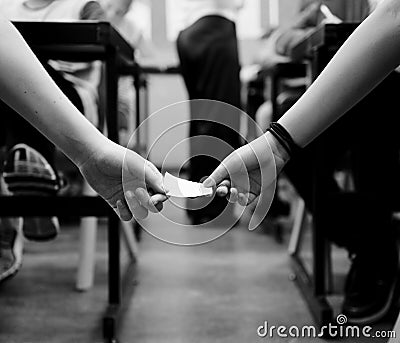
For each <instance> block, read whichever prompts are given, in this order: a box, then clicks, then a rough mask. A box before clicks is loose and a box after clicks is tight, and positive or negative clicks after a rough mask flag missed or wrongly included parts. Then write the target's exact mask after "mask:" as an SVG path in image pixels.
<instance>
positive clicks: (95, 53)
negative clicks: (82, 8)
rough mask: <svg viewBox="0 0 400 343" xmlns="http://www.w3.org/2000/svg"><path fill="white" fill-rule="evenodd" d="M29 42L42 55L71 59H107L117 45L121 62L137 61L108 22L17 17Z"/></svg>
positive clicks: (20, 30) (15, 23)
mask: <svg viewBox="0 0 400 343" xmlns="http://www.w3.org/2000/svg"><path fill="white" fill-rule="evenodd" d="M13 24H14V25H15V27H16V28H17V29H18V30H19V32H20V33H21V34H22V36H23V37H24V38H25V40H26V41H27V43H28V44H29V46H30V47H31V48H32V49H33V50H34V51H35V52H36V53H38V54H40V55H41V56H44V57H47V58H53V59H63V60H70V61H81V62H82V61H93V60H96V59H102V60H103V59H105V57H106V54H107V52H109V51H112V49H115V51H116V52H117V61H118V62H119V63H120V64H121V63H122V64H133V63H134V49H133V48H132V47H131V46H130V44H129V43H128V42H126V41H125V39H124V38H122V36H121V35H120V34H119V33H118V32H117V31H116V30H115V29H114V28H113V27H112V25H111V24H110V23H108V22H102V21H87V20H85V21H74V22H36V21H29V22H23V21H15V22H13Z"/></svg>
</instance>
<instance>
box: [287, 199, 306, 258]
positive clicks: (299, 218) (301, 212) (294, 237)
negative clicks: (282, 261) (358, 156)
mask: <svg viewBox="0 0 400 343" xmlns="http://www.w3.org/2000/svg"><path fill="white" fill-rule="evenodd" d="M306 215H307V213H306V205H305V203H304V200H303V199H301V198H299V200H298V205H297V209H296V214H295V217H294V221H293V229H292V234H291V236H290V242H289V248H288V251H289V255H295V254H296V253H297V251H298V250H299V246H300V240H301V233H302V228H303V225H304V220H305V218H306Z"/></svg>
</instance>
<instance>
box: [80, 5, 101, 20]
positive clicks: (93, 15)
mask: <svg viewBox="0 0 400 343" xmlns="http://www.w3.org/2000/svg"><path fill="white" fill-rule="evenodd" d="M79 17H80V18H79V19H81V20H103V19H105V18H106V14H105V12H104V9H103V8H102V7H101V5H100V4H99V3H98V2H97V1H88V2H87V3H86V4H85V5H84V6H83V8H82V10H81V12H80V14H79Z"/></svg>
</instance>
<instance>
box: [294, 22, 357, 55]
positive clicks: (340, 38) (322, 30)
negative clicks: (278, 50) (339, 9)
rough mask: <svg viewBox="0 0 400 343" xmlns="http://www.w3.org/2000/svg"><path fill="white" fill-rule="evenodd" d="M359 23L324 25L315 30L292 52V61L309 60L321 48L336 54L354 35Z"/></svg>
mask: <svg viewBox="0 0 400 343" xmlns="http://www.w3.org/2000/svg"><path fill="white" fill-rule="evenodd" d="M358 25H359V23H342V24H324V25H320V26H318V27H316V28H315V30H313V31H311V32H310V33H309V34H308V35H306V36H305V37H304V39H303V40H301V41H300V42H299V43H298V44H297V45H296V46H295V47H293V48H292V50H291V51H290V57H291V58H292V60H299V59H302V58H309V57H311V56H312V52H313V51H314V50H315V49H318V48H320V47H323V46H325V47H327V48H328V49H329V51H331V52H333V53H334V52H336V51H337V50H338V49H339V48H340V47H341V46H342V45H343V43H344V42H345V41H346V39H347V38H348V37H349V36H350V35H351V34H352V32H353V31H354V30H355V29H356V27H357V26H358Z"/></svg>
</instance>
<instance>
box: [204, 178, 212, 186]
mask: <svg viewBox="0 0 400 343" xmlns="http://www.w3.org/2000/svg"><path fill="white" fill-rule="evenodd" d="M212 185H213V180H212V179H210V178H207V179H206V180H205V181H204V182H203V186H204V187H212Z"/></svg>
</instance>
